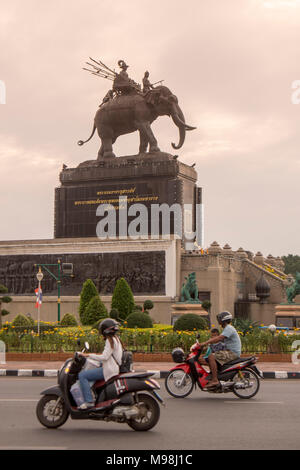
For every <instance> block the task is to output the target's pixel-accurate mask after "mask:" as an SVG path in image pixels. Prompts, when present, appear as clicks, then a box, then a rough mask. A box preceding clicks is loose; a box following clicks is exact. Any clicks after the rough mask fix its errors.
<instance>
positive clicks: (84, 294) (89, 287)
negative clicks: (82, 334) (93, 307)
mask: <svg viewBox="0 0 300 470" xmlns="http://www.w3.org/2000/svg"><path fill="white" fill-rule="evenodd" d="M96 295H99V294H98V291H97V288H96V286H95V284H94V283H93V281H92V280H91V279H87V280H86V281H85V282H84V283H83V286H82V290H81V294H80V303H79V317H80V321H81V323H82V324H84V323H83V321H84V312H85V309H86V307H87V306H88V304H89V302H90V300H91V299H92V298H93V297H95V296H96Z"/></svg>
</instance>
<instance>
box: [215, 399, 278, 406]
mask: <svg viewBox="0 0 300 470" xmlns="http://www.w3.org/2000/svg"><path fill="white" fill-rule="evenodd" d="M224 403H245V404H246V403H253V404H254V405H283V404H284V402H283V401H253V400H252V401H246V400H244V401H240V400H228V401H226V400H224Z"/></svg>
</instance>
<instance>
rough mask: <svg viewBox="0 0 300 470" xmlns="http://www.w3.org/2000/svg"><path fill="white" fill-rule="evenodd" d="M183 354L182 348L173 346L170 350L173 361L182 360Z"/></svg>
mask: <svg viewBox="0 0 300 470" xmlns="http://www.w3.org/2000/svg"><path fill="white" fill-rule="evenodd" d="M184 358H185V354H184V350H183V349H182V348H175V349H173V351H172V359H173V361H174V362H179V363H180V362H184Z"/></svg>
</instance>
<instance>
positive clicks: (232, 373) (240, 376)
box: [165, 339, 263, 399]
mask: <svg viewBox="0 0 300 470" xmlns="http://www.w3.org/2000/svg"><path fill="white" fill-rule="evenodd" d="M201 352H202V347H201V346H200V344H199V341H198V339H196V343H195V344H194V345H193V346H192V347H191V352H190V354H188V355H187V356H186V355H185V353H184V351H183V349H181V348H175V349H174V350H173V351H172V357H173V361H174V362H176V363H179V364H178V365H177V366H175V367H173V368H172V369H171V370H170V372H169V373H168V375H167V377H166V379H165V386H166V389H167V391H168V393H169V394H170V395H172V396H173V397H175V398H184V397H187V396H188V395H190V393H191V392H192V391H193V388H196V387H197V385H198V387H199V388H200V390H202V391H204V392H206V391H207V392H210V393H228V392H232V393H234V394H235V395H236V396H237V397H239V398H244V399H247V398H252V397H254V396H255V395H256V394H257V392H258V390H259V387H260V377H262V376H263V375H262V373H261V372H260V371H259V370H258V368H257V367H256V366H255V363H256V362H257V358H256V357H255V356H250V357H246V358H241V357H239V358H238V359H235V360H234V361H230V362H227V363H226V364H224V365H222V366H221V365H220V364H218V363H217V364H218V380H219V385H218V386H216V387H214V388H208V389H206V388H205V387H206V385H207V383H208V382H209V381H210V380H211V374H210V372H207V371H206V370H205V368H204V367H202V365H201V364H200V362H199V357H200V355H201Z"/></svg>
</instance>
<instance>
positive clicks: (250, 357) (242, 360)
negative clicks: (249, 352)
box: [218, 356, 255, 370]
mask: <svg viewBox="0 0 300 470" xmlns="http://www.w3.org/2000/svg"><path fill="white" fill-rule="evenodd" d="M254 358H255V356H249V357H238V358H237V359H234V360H233V361H229V362H225V364H222V365H221V364H218V365H219V367H220V369H221V370H223V369H227V367H230V366H234V364H238V363H239V362H247V361H250V360H251V359H254Z"/></svg>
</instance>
